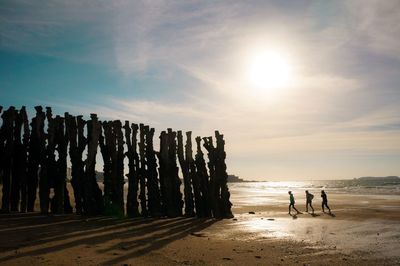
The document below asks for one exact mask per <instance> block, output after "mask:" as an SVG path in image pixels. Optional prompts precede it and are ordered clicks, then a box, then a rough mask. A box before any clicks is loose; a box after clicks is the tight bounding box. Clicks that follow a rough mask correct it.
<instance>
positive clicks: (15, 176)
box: [10, 107, 26, 212]
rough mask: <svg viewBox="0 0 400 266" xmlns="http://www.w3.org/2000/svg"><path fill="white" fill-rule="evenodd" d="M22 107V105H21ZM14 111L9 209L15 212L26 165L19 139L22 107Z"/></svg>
mask: <svg viewBox="0 0 400 266" xmlns="http://www.w3.org/2000/svg"><path fill="white" fill-rule="evenodd" d="M22 108H24V107H22ZM22 108H21V111H19V112H18V111H15V123H14V129H13V138H14V153H13V158H12V174H11V177H12V178H11V194H10V207H11V211H13V212H16V211H18V210H19V202H20V192H21V178H22V175H23V172H24V171H25V169H24V168H23V167H25V166H26V163H24V162H23V158H24V154H23V151H24V147H23V145H22V140H21V132H22V125H23V117H22V112H23V111H22V110H23V109H22Z"/></svg>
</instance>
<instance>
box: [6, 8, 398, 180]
mask: <svg viewBox="0 0 400 266" xmlns="http://www.w3.org/2000/svg"><path fill="white" fill-rule="evenodd" d="M266 52H268V53H269V52H271V53H274V54H277V55H278V56H279V58H281V59H282V58H283V59H284V62H285V67H286V70H288V71H289V72H288V73H290V75H289V74H288V75H289V77H286V82H283V83H282V84H280V85H279V86H272V85H270V84H269V85H268V84H267V83H268V82H269V81H268V79H269V78H271V79H274V78H279V77H280V73H281V72H279V69H280V68H279V64H278V63H276V62H275V63H274V62H272V63H271V62H270V61H268V60H267V61H268V62H269V63H268V62H267V65H266V66H265V65H262V66H263V67H262V68H261V70H263V71H264V72H262V73H263V75H264V78H263V79H262V80H261V81H262V82H264V83H266V84H261V86H255V84H254V82H252V81H251V80H249V71H251V70H250V69H251V66H252V61H251V60H254V58H262V55H263V54H265V53H266ZM272 61H273V60H272ZM253 63H254V62H253ZM253 74H254V73H253ZM265 77H267V78H265ZM263 85H265V86H263ZM399 85H400V2H399V1H397V0H387V1H380V0H346V1H340V0H338V1H306V0H295V1H294V0H293V1H281V0H277V1H264V0H263V1H261V0H260V1H233V0H226V1H224V0H222V1H162V0H151V1H144V0H142V1H139V0H138V1H119V0H115V1H100V0H88V1H85V0H79V1H76V0H68V1H58V0H55V1H28V0H25V1H23V0H12V1H11V0H10V1H9V0H3V1H1V3H0V105H3V106H5V107H8V106H9V105H15V106H17V107H19V106H22V105H26V106H27V107H28V110H29V112H30V114H31V116H32V114H33V107H34V106H35V105H43V106H51V107H53V110H54V112H55V113H61V114H62V113H63V112H64V111H68V112H70V113H72V114H76V115H77V114H83V115H85V117H89V114H90V113H97V114H98V115H99V117H100V119H102V120H108V119H121V120H129V121H131V122H135V123H145V124H149V125H150V126H152V127H155V128H156V130H157V132H158V133H159V132H160V131H161V130H165V129H166V128H168V127H172V128H173V129H175V130H184V131H187V130H191V131H193V135H194V136H197V135H200V136H211V135H213V134H214V130H216V129H218V130H219V131H220V132H221V133H223V134H224V137H225V141H226V152H227V166H228V172H229V173H231V174H236V175H239V176H240V177H241V178H244V179H251V180H300V179H301V180H304V179H307V180H310V179H339V178H340V179H342V178H354V177H359V176H386V175H400V104H399V102H400V87H399Z"/></svg>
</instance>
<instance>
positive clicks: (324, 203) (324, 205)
mask: <svg viewBox="0 0 400 266" xmlns="http://www.w3.org/2000/svg"><path fill="white" fill-rule="evenodd" d="M321 198H322V211H323V212H325V209H324V207H326V208H328V210H329V214H330V213H331V209H330V208H329V206H328V198H327V196H326V193H325V191H323V190H321Z"/></svg>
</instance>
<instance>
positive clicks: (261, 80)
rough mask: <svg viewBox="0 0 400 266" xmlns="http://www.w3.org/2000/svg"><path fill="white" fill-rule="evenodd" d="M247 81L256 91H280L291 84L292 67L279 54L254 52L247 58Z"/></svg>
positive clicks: (274, 52)
mask: <svg viewBox="0 0 400 266" xmlns="http://www.w3.org/2000/svg"><path fill="white" fill-rule="evenodd" d="M247 79H248V81H249V82H250V84H251V86H252V87H254V88H255V89H257V90H267V91H271V90H275V89H282V88H285V87H286V86H288V85H289V84H290V82H291V79H292V67H291V65H290V63H289V61H288V59H287V58H286V57H285V56H284V55H283V54H281V53H279V52H276V51H261V52H260V51H259V52H255V53H254V54H253V55H252V56H250V58H249V62H248V65H247Z"/></svg>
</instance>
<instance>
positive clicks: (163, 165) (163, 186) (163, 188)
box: [157, 131, 172, 216]
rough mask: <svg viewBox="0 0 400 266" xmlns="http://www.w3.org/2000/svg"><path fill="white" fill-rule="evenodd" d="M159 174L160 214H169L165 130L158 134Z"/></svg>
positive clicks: (169, 187) (169, 185) (169, 197)
mask: <svg viewBox="0 0 400 266" xmlns="http://www.w3.org/2000/svg"><path fill="white" fill-rule="evenodd" d="M157 156H158V162H159V168H158V172H159V174H160V196H161V208H162V214H163V215H167V216H169V210H170V208H171V207H170V206H171V205H172V194H171V184H170V182H169V180H168V135H167V133H166V132H165V131H162V132H161V134H160V151H159V153H158V154H157Z"/></svg>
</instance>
